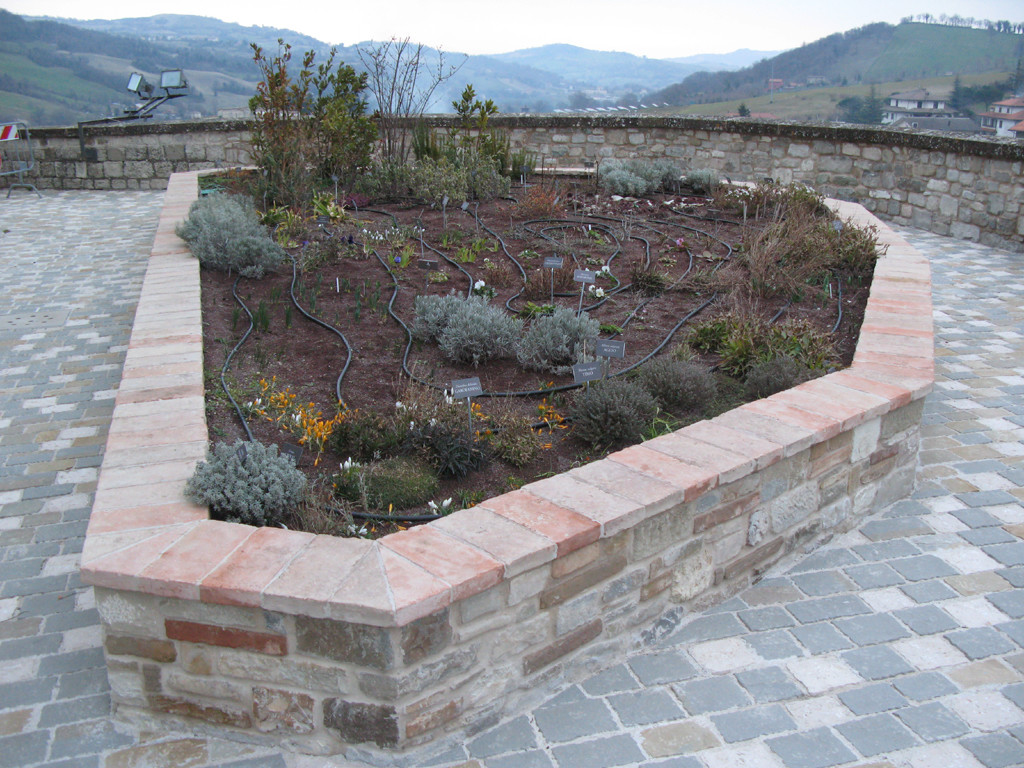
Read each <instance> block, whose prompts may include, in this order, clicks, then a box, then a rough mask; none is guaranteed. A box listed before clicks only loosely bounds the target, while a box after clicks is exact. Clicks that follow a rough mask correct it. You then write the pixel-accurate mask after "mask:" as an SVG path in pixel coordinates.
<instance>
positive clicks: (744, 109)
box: [738, 101, 750, 117]
mask: <svg viewBox="0 0 1024 768" xmlns="http://www.w3.org/2000/svg"><path fill="white" fill-rule="evenodd" d="M738 111H739V113H740V117H750V108H749V107H748V106H747V103H746V102H745V101H741V102H740V106H739V110H738Z"/></svg>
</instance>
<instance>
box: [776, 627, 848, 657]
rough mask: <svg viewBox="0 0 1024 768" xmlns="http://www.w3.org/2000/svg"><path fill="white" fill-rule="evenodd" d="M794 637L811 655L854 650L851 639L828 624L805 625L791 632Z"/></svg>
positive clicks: (794, 628)
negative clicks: (848, 649)
mask: <svg viewBox="0 0 1024 768" xmlns="http://www.w3.org/2000/svg"><path fill="white" fill-rule="evenodd" d="M790 632H791V633H792V634H793V636H794V637H796V639H797V640H799V641H800V642H801V643H803V645H804V647H805V648H806V649H807V650H808V651H810V652H811V653H814V654H818V653H829V652H831V651H842V650H845V649H847V648H852V647H853V643H852V642H850V638H848V637H847V636H846V635H844V634H843V633H842V632H840V631H839V630H838V629H836V628H835V627H834V626H833V625H832V624H830V623H828V622H820V623H818V624H805V625H803V626H800V627H793V629H791V630H790Z"/></svg>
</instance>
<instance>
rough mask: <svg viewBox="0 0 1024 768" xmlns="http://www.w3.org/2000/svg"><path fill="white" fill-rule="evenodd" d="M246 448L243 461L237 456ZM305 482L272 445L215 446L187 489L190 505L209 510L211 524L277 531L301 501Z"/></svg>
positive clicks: (292, 465)
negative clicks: (219, 522)
mask: <svg viewBox="0 0 1024 768" xmlns="http://www.w3.org/2000/svg"><path fill="white" fill-rule="evenodd" d="M243 445H244V446H245V453H246V456H245V461H242V459H241V458H240V457H239V455H238V450H239V448H240V447H242V446H243ZM305 488H306V476H305V475H304V474H303V473H302V472H300V471H299V470H298V469H296V468H295V462H294V461H293V460H292V458H291V457H290V456H284V455H281V454H279V453H278V451H277V446H276V445H263V444H262V443H257V442H243V441H241V440H239V441H237V442H235V444H234V445H228V444H227V443H218V444H217V445H215V446H214V447H213V450H212V451H211V452H209V453H208V454H207V456H206V461H201V462H199V464H198V465H197V466H196V471H195V473H194V474H193V475H192V477H190V478H189V480H188V482H187V483H186V485H185V496H186V497H187V498H188V500H189V501H191V502H193V503H195V504H200V505H202V506H208V507H209V508H210V514H211V516H213V517H214V518H215V519H218V520H227V521H228V522H232V523H243V524H245V525H255V526H265V525H277V524H278V523H280V522H282V520H283V519H284V517H285V516H286V515H287V514H288V512H290V511H291V510H292V509H294V508H295V507H296V506H297V505H298V504H299V502H301V501H302V493H303V491H304V490H305Z"/></svg>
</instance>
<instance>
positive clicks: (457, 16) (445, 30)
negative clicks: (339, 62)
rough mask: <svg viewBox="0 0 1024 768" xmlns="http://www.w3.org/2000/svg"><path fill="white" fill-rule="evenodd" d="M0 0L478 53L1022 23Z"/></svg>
mask: <svg viewBox="0 0 1024 768" xmlns="http://www.w3.org/2000/svg"><path fill="white" fill-rule="evenodd" d="M0 6H2V7H3V8H5V9H6V10H8V11H11V12H12V13H17V14H22V15H25V16H44V15H45V16H57V17H64V18H79V19H118V18H133V17H139V16H153V15H156V14H160V13H181V14H194V15H198V16H212V17H214V18H218V19H222V20H223V21H231V22H235V23H238V24H243V25H247V26H248V25H252V24H256V25H262V26H270V27H280V28H283V29H293V30H296V31H298V32H302V33H304V34H307V35H310V36H312V37H315V38H317V39H319V40H323V41H324V42H327V43H333V44H341V45H350V44H353V43H358V42H361V41H364V40H371V39H376V40H386V39H388V38H391V37H411V38H412V39H413V40H414V41H417V42H423V43H426V44H428V45H432V46H440V47H443V48H444V49H445V50H446V51H453V52H454V51H457V52H462V53H477V54H480V53H504V52H507V51H512V50H517V49H520V48H532V47H534V46H538V45H545V44H547V43H571V44H573V45H578V46H582V47H584V48H593V49H596V50H603V51H628V52H629V53H634V54H637V55H639V56H649V57H652V58H654V57H657V58H670V57H675V56H690V55H693V54H698V53H729V52H731V51H734V50H736V49H738V48H753V49H755V50H782V49H787V48H795V47H797V46H799V45H801V44H803V43H809V42H812V41H813V40H817V39H818V38H821V37H825V36H826V35H830V34H832V33H833V32H841V31H845V30H847V29H852V28H854V27H860V26H863V25H864V24H869V23H871V22H875V21H887V22H890V23H896V22H898V21H899V20H900V18H902V17H904V16H912V15H915V14H918V13H922V12H925V11H927V12H928V13H931V14H933V15H935V16H938V15H939V14H942V13H945V14H949V15H953V14H958V15H960V16H964V17H968V16H971V17H974V18H978V19H993V20H997V19H1008V20H1010V21H1024V3H1022V2H1021V0H856V1H855V2H843V0H839V1H838V2H836V1H835V0H701V1H700V2H692V1H691V0H512V1H511V2H494V0H472V1H471V0H371V1H370V2H366V1H365V0H364V2H361V3H353V2H343V1H342V2H339V0H333V2H323V1H322V0H314V1H313V2H308V1H307V2H300V3H297V4H296V5H291V4H290V3H281V2H273V3H272V2H246V3H243V2H237V0H235V1H232V0H174V2H170V1H169V0H151V2H148V3H146V2H139V1H138V0H86V2H82V0H0Z"/></svg>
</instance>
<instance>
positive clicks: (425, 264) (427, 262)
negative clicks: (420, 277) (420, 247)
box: [416, 259, 437, 270]
mask: <svg viewBox="0 0 1024 768" xmlns="http://www.w3.org/2000/svg"><path fill="white" fill-rule="evenodd" d="M416 264H417V266H419V268H420V269H425V270H431V269H437V261H436V260H431V259H420V260H419V261H417V262H416Z"/></svg>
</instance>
